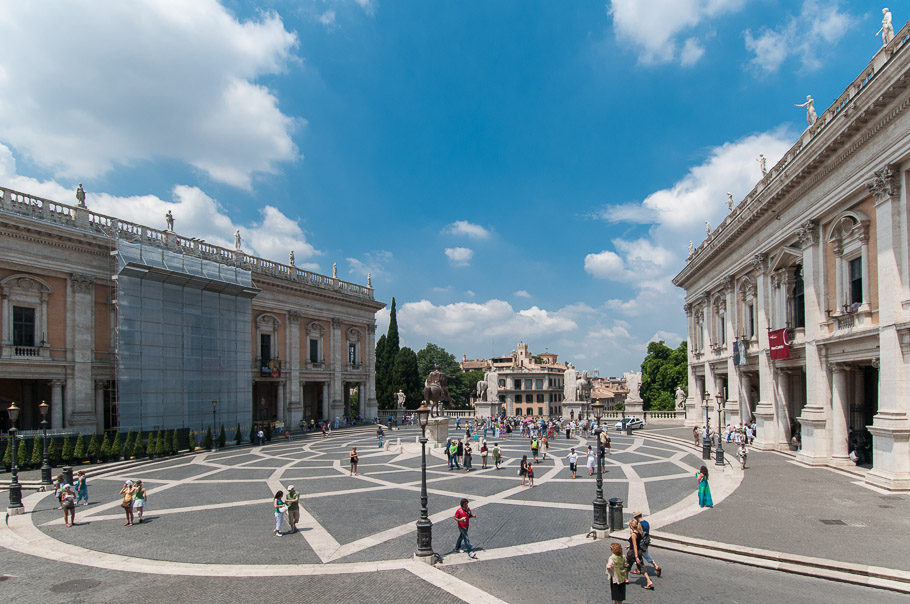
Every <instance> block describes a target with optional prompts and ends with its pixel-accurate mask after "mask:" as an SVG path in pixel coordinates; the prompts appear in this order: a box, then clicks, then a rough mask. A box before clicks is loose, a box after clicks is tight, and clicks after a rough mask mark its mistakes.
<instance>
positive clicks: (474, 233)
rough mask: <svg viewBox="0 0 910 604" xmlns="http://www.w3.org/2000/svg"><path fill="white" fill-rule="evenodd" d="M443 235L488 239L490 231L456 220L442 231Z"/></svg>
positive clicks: (477, 225)
mask: <svg viewBox="0 0 910 604" xmlns="http://www.w3.org/2000/svg"><path fill="white" fill-rule="evenodd" d="M442 232H443V234H445V235H461V236H464V237H470V238H471V239H489V238H490V231H488V230H487V229H485V228H483V227H482V226H480V225H479V224H473V223H470V222H468V221H467V220H456V221H455V222H453V223H452V224H450V225H448V226H446V228H444V229H443V230H442Z"/></svg>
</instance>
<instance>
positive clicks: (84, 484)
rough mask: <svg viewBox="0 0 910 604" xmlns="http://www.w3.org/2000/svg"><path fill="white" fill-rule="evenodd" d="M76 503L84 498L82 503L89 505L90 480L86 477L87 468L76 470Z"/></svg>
mask: <svg viewBox="0 0 910 604" xmlns="http://www.w3.org/2000/svg"><path fill="white" fill-rule="evenodd" d="M75 490H76V505H79V502H80V501H83V500H84V503H83V504H82V505H88V480H86V478H85V470H79V471H78V472H76V485H75Z"/></svg>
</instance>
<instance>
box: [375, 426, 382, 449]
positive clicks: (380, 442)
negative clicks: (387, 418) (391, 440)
mask: <svg viewBox="0 0 910 604" xmlns="http://www.w3.org/2000/svg"><path fill="white" fill-rule="evenodd" d="M383 435H384V433H383V431H382V424H379V427H377V428H376V438H378V439H379V448H380V449H381V448H382V437H383Z"/></svg>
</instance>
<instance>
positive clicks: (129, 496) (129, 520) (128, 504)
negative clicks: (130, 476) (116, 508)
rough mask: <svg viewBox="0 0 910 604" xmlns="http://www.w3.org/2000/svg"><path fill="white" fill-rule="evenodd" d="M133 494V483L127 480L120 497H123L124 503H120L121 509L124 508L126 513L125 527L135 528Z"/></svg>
mask: <svg viewBox="0 0 910 604" xmlns="http://www.w3.org/2000/svg"><path fill="white" fill-rule="evenodd" d="M133 494H134V490H133V481H132V480H127V481H126V482H124V483H123V488H122V489H120V495H123V501H122V502H121V503H120V507H122V508H123V511H124V513H126V522H125V523H124V525H123V526H133Z"/></svg>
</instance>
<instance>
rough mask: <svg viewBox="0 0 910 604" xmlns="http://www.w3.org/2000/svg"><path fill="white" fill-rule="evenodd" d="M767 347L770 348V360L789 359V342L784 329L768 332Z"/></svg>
mask: <svg viewBox="0 0 910 604" xmlns="http://www.w3.org/2000/svg"><path fill="white" fill-rule="evenodd" d="M768 346H769V347H770V348H771V360H772V361H781V360H784V359H789V358H790V340H789V338H788V337H787V330H786V329H775V330H773V331H769V332H768Z"/></svg>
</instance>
